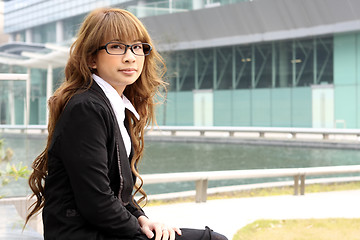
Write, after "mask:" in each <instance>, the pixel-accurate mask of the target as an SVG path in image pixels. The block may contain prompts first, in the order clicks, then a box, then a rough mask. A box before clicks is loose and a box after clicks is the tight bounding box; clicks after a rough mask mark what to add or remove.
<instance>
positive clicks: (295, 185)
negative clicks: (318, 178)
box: [294, 175, 299, 196]
mask: <svg viewBox="0 0 360 240" xmlns="http://www.w3.org/2000/svg"><path fill="white" fill-rule="evenodd" d="M294 195H295V196H297V195H299V175H295V176H294Z"/></svg>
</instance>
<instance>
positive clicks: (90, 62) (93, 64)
mask: <svg viewBox="0 0 360 240" xmlns="http://www.w3.org/2000/svg"><path fill="white" fill-rule="evenodd" d="M88 66H89V68H91V69H96V68H97V66H96V61H95V58H94V57H93V56H92V57H90V58H89V60H88Z"/></svg>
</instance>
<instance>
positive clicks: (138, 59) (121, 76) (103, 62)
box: [91, 40, 145, 95]
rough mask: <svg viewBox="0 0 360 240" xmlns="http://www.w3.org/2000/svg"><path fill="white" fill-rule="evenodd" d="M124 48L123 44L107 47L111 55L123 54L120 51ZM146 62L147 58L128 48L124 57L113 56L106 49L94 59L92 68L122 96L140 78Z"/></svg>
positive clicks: (127, 43) (133, 42)
mask: <svg viewBox="0 0 360 240" xmlns="http://www.w3.org/2000/svg"><path fill="white" fill-rule="evenodd" d="M109 42H118V43H123V44H125V45H132V44H136V43H140V41H132V42H122V41H119V40H111V41H109ZM107 43H108V42H105V43H103V45H102V46H105V45H106V44H107ZM110 47H111V48H112V50H111V49H110ZM123 47H124V46H123V45H121V44H118V45H116V44H115V45H114V44H109V45H107V49H108V51H109V52H110V53H111V52H115V53H119V52H121V50H119V49H121V48H123ZM134 48H135V47H134ZM123 50H124V49H123ZM144 61H145V56H138V55H135V54H134V53H133V52H132V51H131V49H130V47H128V48H127V50H126V52H125V54H123V55H111V54H109V53H108V52H107V51H106V49H101V50H99V51H98V53H97V55H96V56H95V58H94V59H93V62H92V64H91V67H92V68H93V69H96V71H97V75H99V77H101V78H102V79H104V80H105V81H106V82H108V83H109V84H110V85H111V86H112V87H113V88H115V90H116V91H117V92H118V93H119V94H120V95H121V94H122V93H123V91H124V89H125V88H126V86H127V85H130V84H133V83H134V82H135V81H136V80H137V79H138V78H139V76H140V74H141V72H142V70H143V66H144Z"/></svg>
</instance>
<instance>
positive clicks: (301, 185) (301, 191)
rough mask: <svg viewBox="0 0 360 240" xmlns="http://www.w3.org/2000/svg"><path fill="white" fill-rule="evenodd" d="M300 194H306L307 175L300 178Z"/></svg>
mask: <svg viewBox="0 0 360 240" xmlns="http://www.w3.org/2000/svg"><path fill="white" fill-rule="evenodd" d="M300 194H301V195H304V194H305V174H303V175H301V176H300Z"/></svg>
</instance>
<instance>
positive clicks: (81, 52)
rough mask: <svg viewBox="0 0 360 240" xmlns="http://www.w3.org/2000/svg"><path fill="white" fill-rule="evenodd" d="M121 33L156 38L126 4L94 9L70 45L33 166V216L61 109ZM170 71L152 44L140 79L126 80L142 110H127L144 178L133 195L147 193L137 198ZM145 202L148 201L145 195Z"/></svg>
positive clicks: (126, 37) (130, 38)
mask: <svg viewBox="0 0 360 240" xmlns="http://www.w3.org/2000/svg"><path fill="white" fill-rule="evenodd" d="M109 39H110V40H112V39H119V40H123V41H134V40H139V41H141V42H145V43H149V44H151V45H152V46H153V44H152V40H151V38H150V36H149V34H148V32H147V30H146V29H145V27H144V26H143V24H142V23H141V22H140V21H139V20H138V19H137V18H136V17H135V16H134V15H133V14H131V13H130V12H128V11H125V10H122V9H108V8H101V9H97V10H94V11H92V12H91V13H89V15H88V16H87V17H86V18H85V20H84V22H83V23H82V25H81V27H80V29H79V32H78V35H77V38H76V40H75V42H74V43H73V44H72V45H71V48H70V56H69V60H68V62H67V64H66V67H65V81H64V82H63V83H62V85H61V86H60V87H59V88H58V89H57V90H56V91H55V93H54V95H53V96H52V97H51V98H50V99H49V101H48V107H49V123H48V139H47V145H46V148H45V149H44V151H43V152H42V153H41V154H40V155H39V156H38V157H37V158H36V159H35V160H34V162H33V165H32V168H33V172H32V174H31V175H30V178H29V185H30V188H31V190H32V191H33V194H32V196H31V197H36V201H35V202H34V204H33V205H32V206H31V207H30V209H29V210H30V213H29V214H28V216H27V218H26V223H27V222H28V221H29V219H30V218H31V217H32V216H34V215H35V214H37V213H38V212H39V211H40V210H41V209H42V208H43V206H44V200H45V199H44V185H45V177H46V176H47V170H48V168H47V166H48V150H49V146H50V144H51V141H52V136H53V132H54V128H55V125H56V123H57V121H58V119H59V116H60V114H61V113H62V111H63V110H64V108H65V106H66V104H67V103H68V101H69V100H70V99H71V97H72V96H74V95H75V94H77V93H79V92H80V91H84V89H87V88H89V87H90V86H91V84H92V81H93V80H92V77H91V75H92V73H93V70H92V69H91V68H90V67H89V62H90V61H91V59H92V58H93V57H95V56H96V54H97V51H98V49H99V47H100V46H101V44H103V43H104V41H107V40H109ZM165 71H166V66H165V63H164V61H163V59H162V57H161V56H160V55H159V53H158V52H157V51H156V49H155V48H154V47H153V49H152V51H151V53H150V55H148V56H146V57H145V62H144V67H143V71H142V73H141V75H140V77H139V78H138V79H137V80H136V81H135V83H133V84H131V85H129V86H127V87H126V88H125V91H124V95H125V96H126V97H127V98H128V99H129V100H130V101H131V103H132V104H133V105H134V107H135V109H136V110H137V112H138V113H139V115H140V120H138V119H137V118H136V117H135V116H134V115H133V114H127V115H126V118H127V121H128V122H129V129H130V135H131V138H132V141H133V146H134V156H133V158H132V161H131V170H132V172H133V174H134V175H135V176H136V177H137V178H138V179H139V180H140V181H139V183H136V184H135V187H134V188H135V191H134V194H133V196H132V201H134V202H135V200H134V197H135V195H136V194H137V193H140V194H141V195H142V196H141V198H140V199H139V200H138V201H137V202H138V203H140V202H141V201H143V200H147V196H146V193H145V192H144V191H143V189H142V186H143V180H142V178H141V177H140V175H139V172H138V170H137V167H136V166H137V164H138V162H139V160H140V159H141V158H142V156H143V150H144V129H145V128H146V127H147V126H149V125H150V124H154V123H156V119H155V115H154V112H155V110H154V106H155V105H156V102H155V100H154V98H155V96H157V95H160V96H161V91H162V90H166V83H165V82H164V81H163V80H162V77H163V75H164V73H165ZM145 202H146V201H145Z"/></svg>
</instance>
